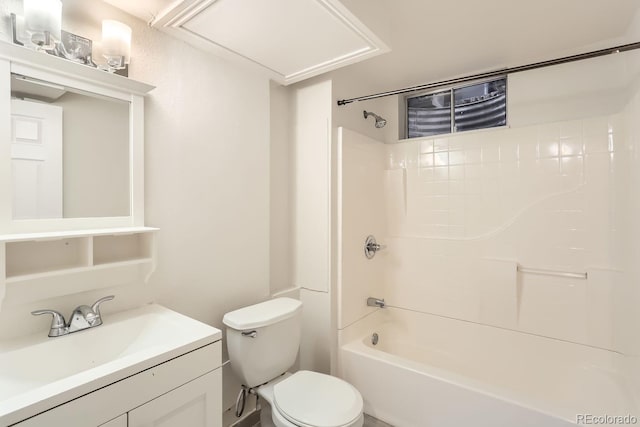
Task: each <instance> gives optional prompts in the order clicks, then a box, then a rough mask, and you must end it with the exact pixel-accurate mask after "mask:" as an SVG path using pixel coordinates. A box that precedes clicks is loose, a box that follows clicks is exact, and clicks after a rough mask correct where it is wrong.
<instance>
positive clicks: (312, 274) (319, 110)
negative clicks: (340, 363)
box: [291, 80, 332, 372]
mask: <svg viewBox="0 0 640 427" xmlns="http://www.w3.org/2000/svg"><path fill="white" fill-rule="evenodd" d="M291 105H292V111H293V115H292V116H293V122H292V132H291V156H292V158H293V165H292V170H291V177H292V184H293V188H292V191H291V196H292V199H291V203H292V207H293V213H292V219H293V221H292V224H291V226H292V231H293V240H292V243H293V248H292V254H293V284H294V286H295V287H299V288H301V289H300V299H301V301H302V303H303V307H304V308H303V328H304V334H303V339H302V342H301V347H300V368H301V369H310V370H315V371H319V372H329V370H330V357H329V354H330V353H329V348H330V346H331V341H330V339H331V333H330V332H331V299H330V288H331V256H332V248H331V159H332V144H331V81H326V80H325V81H320V82H316V83H311V84H302V85H299V86H297V87H296V88H294V89H293V90H292V92H291Z"/></svg>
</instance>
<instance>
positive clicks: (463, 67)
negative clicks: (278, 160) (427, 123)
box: [343, 0, 640, 95]
mask: <svg viewBox="0 0 640 427" xmlns="http://www.w3.org/2000/svg"><path fill="white" fill-rule="evenodd" d="M385 3H386V4H387V5H388V16H389V20H390V22H391V43H390V44H391V52H389V53H387V54H385V55H382V56H379V57H377V58H372V59H370V60H368V61H366V62H362V63H359V64H355V65H351V66H350V67H348V69H343V70H344V71H345V72H353V73H356V74H357V75H358V76H360V77H361V79H362V80H365V81H366V80H370V81H376V82H378V83H377V85H376V91H384V90H390V89H397V88H399V87H405V86H411V85H416V84H421V83H428V82H432V81H438V80H443V79H446V78H450V77H455V76H460V75H465V74H470V73H476V72H479V71H486V70H493V69H497V68H502V67H508V66H515V65H523V64H528V63H531V62H535V61H540V60H546V59H552V58H557V57H562V56H567V55H570V54H575V53H581V52H585V51H590V50H594V49H597V48H604V47H610V46H612V45H613V44H615V43H629V42H630V41H640V38H639V39H638V40H623V39H624V38H625V35H626V34H627V32H628V30H629V26H630V24H631V22H632V20H633V18H634V15H636V14H637V13H638V10H640V2H638V1H637V0H615V1H614V2H605V1H601V0H561V1H558V0H535V1H514V0H483V1H477V0H439V1H434V0H387V1H386V2H385ZM634 25H640V20H636V22H635V24H634ZM639 30H640V28H639ZM639 33H640V31H639ZM345 95H353V94H346V93H345ZM358 95H363V94H362V93H361V94H358Z"/></svg>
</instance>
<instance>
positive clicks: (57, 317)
mask: <svg viewBox="0 0 640 427" xmlns="http://www.w3.org/2000/svg"><path fill="white" fill-rule="evenodd" d="M31 314H33V315H34V316H40V315H41V314H51V315H53V318H52V319H51V328H50V329H49V336H50V337H59V336H60V335H64V334H65V329H66V327H67V322H66V321H65V320H64V316H63V315H62V314H60V312H58V311H55V310H48V309H45V310H35V311H32V312H31Z"/></svg>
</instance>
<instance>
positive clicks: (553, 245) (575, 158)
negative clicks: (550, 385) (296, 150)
mask: <svg viewBox="0 0 640 427" xmlns="http://www.w3.org/2000/svg"><path fill="white" fill-rule="evenodd" d="M632 87H633V89H631V88H627V90H626V91H625V92H624V93H622V94H621V95H620V96H619V98H618V99H619V100H621V101H620V102H619V103H618V104H617V105H618V107H616V108H615V110H611V109H610V110H611V111H608V112H607V113H606V114H599V115H594V116H590V115H588V114H585V115H584V118H580V119H571V120H560V121H553V120H549V121H547V122H546V123H542V124H530V125H515V126H513V127H511V128H496V129H487V130H480V131H473V132H468V133H460V134H451V135H445V136H443V137H439V136H436V137H433V138H421V139H416V140H405V141H399V142H397V143H393V144H381V143H379V142H377V141H374V140H372V139H370V138H367V137H364V136H362V135H359V134H357V133H355V132H351V131H349V130H346V129H343V130H342V139H341V141H342V152H341V162H342V163H341V164H342V173H343V178H342V179H343V181H342V189H341V191H342V197H341V201H342V215H343V218H342V230H343V236H342V239H343V243H342V272H341V273H342V279H341V285H340V298H341V300H340V304H339V307H340V308H339V328H344V327H346V326H348V325H350V324H352V323H353V322H355V321H356V320H358V319H359V318H362V316H364V315H365V314H366V313H367V311H365V310H368V309H367V308H366V307H362V304H361V303H362V298H364V297H365V296H369V294H371V296H376V297H380V298H386V301H387V303H388V304H389V305H391V306H396V307H401V308H405V309H410V310H416V311H420V312H426V313H432V314H437V315H442V316H447V317H452V318H457V319H462V320H467V321H472V322H478V323H483V324H488V325H493V326H497V327H502V328H508V329H513V330H518V331H522V332H527V333H532V334H537V335H542V336H546V337H550V338H555V339H561V340H567V341H572V342H576V343H582V344H586V345H590V346H595V347H599V348H603V349H610V350H615V351H619V352H622V353H625V354H633V355H638V354H640V348H639V346H638V340H637V339H635V338H634V337H635V334H636V331H637V327H636V325H638V324H639V323H640V321H639V316H638V314H637V313H638V312H640V310H637V307H638V306H640V291H639V288H640V267H639V265H640V262H639V261H638V260H640V258H639V257H640V250H639V247H640V245H639V243H638V242H640V228H639V226H638V221H639V218H640V158H639V157H638V153H639V151H638V150H639V148H640V147H639V145H640V132H639V128H640V91H638V90H637V87H636V86H632ZM619 106H622V107H621V108H620V107H619ZM574 116H575V115H574ZM382 189H384V190H382ZM362 212H369V213H370V214H369V216H370V217H369V218H366V217H367V216H366V215H362ZM368 234H375V235H376V237H377V238H378V241H379V242H381V243H383V244H386V245H388V249H387V250H386V251H382V252H380V253H379V254H378V255H377V256H376V258H375V259H374V260H371V261H369V260H361V259H360V258H364V257H362V256H361V254H360V252H357V251H358V248H359V246H361V243H362V242H363V241H364V237H366V235H368ZM361 241H362V242H361ZM351 252H354V255H352V254H351ZM355 252H357V253H355ZM518 266H520V267H522V268H530V269H544V270H555V271H560V272H572V273H586V274H587V277H588V278H587V279H586V280H585V279H583V278H564V277H557V276H546V275H538V274H531V273H521V272H518V270H517V268H518Z"/></svg>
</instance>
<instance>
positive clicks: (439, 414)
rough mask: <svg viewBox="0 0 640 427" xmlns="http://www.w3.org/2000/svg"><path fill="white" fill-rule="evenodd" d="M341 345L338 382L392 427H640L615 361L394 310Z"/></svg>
mask: <svg viewBox="0 0 640 427" xmlns="http://www.w3.org/2000/svg"><path fill="white" fill-rule="evenodd" d="M374 332H376V333H377V334H378V336H379V342H378V344H377V345H375V346H374V345H372V343H371V335H372V334H373V333H374ZM340 342H341V346H340V354H339V358H340V365H339V372H338V374H339V375H340V376H341V377H343V378H344V379H345V380H347V381H349V382H350V383H352V384H353V385H354V386H355V387H357V388H358V390H360V392H361V393H362V395H363V397H364V401H365V412H366V413H368V414H371V415H373V416H375V417H376V418H379V419H381V420H383V421H386V422H387V423H390V424H392V425H394V426H396V427H431V426H434V427H468V426H469V427H470V426H486V427H528V426H530V427H556V426H571V425H576V424H578V425H582V424H585V425H586V424H589V423H588V421H589V419H588V418H587V417H588V416H589V415H591V416H597V417H607V416H608V417H609V418H608V419H605V418H597V419H596V418H591V419H590V420H591V424H593V423H594V422H596V423H598V424H606V423H603V422H602V421H609V424H614V422H615V421H618V425H619V424H621V423H620V422H619V421H620V419H618V420H614V419H613V418H610V417H613V416H621V417H624V416H628V418H627V419H626V420H627V421H630V422H631V424H634V423H633V421H634V420H635V421H636V423H635V424H639V425H640V413H639V410H638V407H639V405H638V404H637V402H636V399H635V398H634V392H633V390H634V389H633V388H632V385H631V384H630V382H631V381H629V380H628V376H627V375H625V374H624V371H623V366H624V364H625V360H624V357H623V356H622V355H620V354H618V353H614V352H610V351H606V350H601V349H596V348H591V347H587V346H583V345H578V344H573V343H568V342H564V341H559V340H554V339H549V338H543V337H538V336H535V335H529V334H523V333H519V332H514V331H510V330H505V329H500V328H495V327H490V326H484V325H479V324H476V323H471V322H465V321H460V320H455V319H449V318H443V317H440V316H434V315H428V314H422V313H415V312H411V311H406V310H401V309H396V308H385V309H384V310H378V311H377V312H376V313H374V314H372V315H369V316H368V317H366V318H365V319H363V320H360V321H359V322H357V323H356V324H354V325H352V326H350V327H349V328H347V329H345V330H344V331H341V334H340ZM579 414H584V415H585V417H584V418H578V416H579ZM633 417H636V418H633ZM579 421H582V423H580V422H579Z"/></svg>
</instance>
